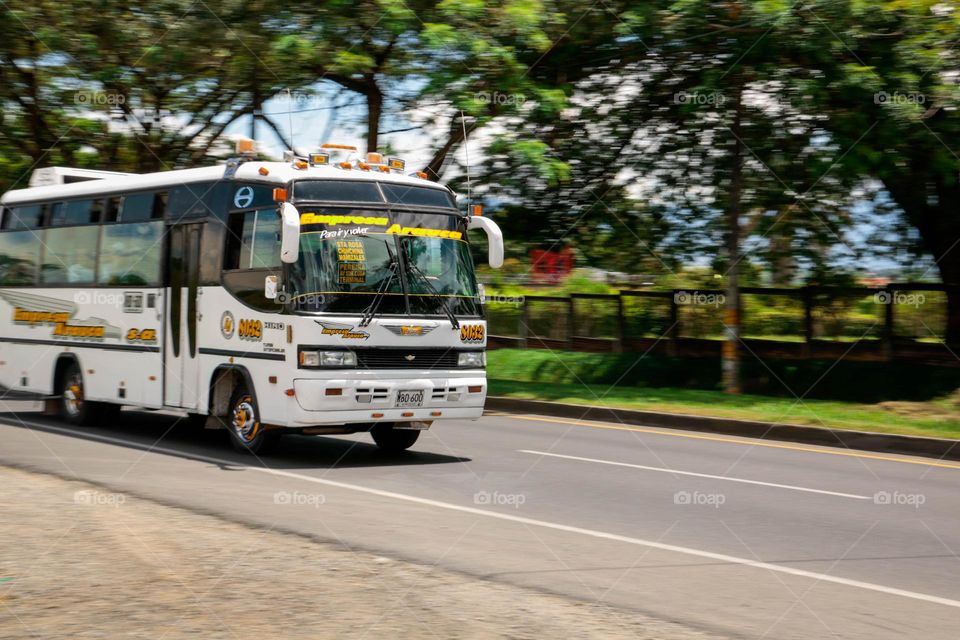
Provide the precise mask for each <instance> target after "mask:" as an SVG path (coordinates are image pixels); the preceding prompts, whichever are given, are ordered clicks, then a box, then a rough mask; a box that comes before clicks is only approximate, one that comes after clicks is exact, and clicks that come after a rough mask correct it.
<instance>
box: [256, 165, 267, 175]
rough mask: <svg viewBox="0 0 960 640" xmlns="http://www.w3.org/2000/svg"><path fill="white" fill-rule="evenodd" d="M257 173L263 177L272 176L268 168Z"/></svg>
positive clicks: (262, 168) (260, 169)
mask: <svg viewBox="0 0 960 640" xmlns="http://www.w3.org/2000/svg"><path fill="white" fill-rule="evenodd" d="M257 173H259V174H260V175H262V176H268V175H270V169H267V168H266V167H260V168H259V169H257Z"/></svg>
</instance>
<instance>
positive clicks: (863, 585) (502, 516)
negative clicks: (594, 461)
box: [0, 420, 960, 609]
mask: <svg viewBox="0 0 960 640" xmlns="http://www.w3.org/2000/svg"><path fill="white" fill-rule="evenodd" d="M0 424H6V425H7V426H11V427H19V426H21V425H17V424H11V423H5V422H2V421H0ZM23 424H25V425H33V426H35V427H39V428H42V429H45V430H48V431H54V432H58V433H63V434H65V435H68V436H73V437H76V436H80V437H82V438H84V439H88V440H98V441H101V442H107V443H110V444H119V445H123V446H127V447H129V446H132V447H133V448H137V449H143V450H146V451H148V452H156V453H166V454H170V455H174V456H177V457H180V458H188V459H191V460H196V461H198V462H209V463H211V464H215V465H226V466H229V467H233V468H241V469H246V470H249V471H259V472H261V473H266V474H269V475H273V476H281V477H285V478H294V479H297V480H303V481H305V482H312V483H314V484H322V485H326V486H328V487H337V488H340V489H347V490H350V491H356V492H359V493H366V494H369V495H373V496H378V497H381V498H392V499H394V500H402V501H404V502H412V503H414V504H420V505H424V506H428V507H437V508H439V509H447V510H448V511H459V512H460V513H469V514H473V515H478V516H484V517H487V518H494V519H497V520H506V521H507V522H517V523H520V524H525V525H530V526H534V527H542V528H544V529H552V530H554V531H563V532H565V533H575V534H578V535H582V536H589V537H591V538H599V539H601V540H612V541H614V542H623V543H626V544H632V545H636V546H639V547H647V548H650V549H659V550H661V551H671V552H673V553H679V554H683V555H688V556H693V557H696V558H707V559H708V560H717V561H719V562H726V563H729V564H738V565H741V566H745V567H752V568H754V569H764V570H766V571H774V572H776V573H784V574H787V575H791V576H799V577H802V578H810V579H812V580H816V581H818V582H830V583H833V584H839V585H843V586H846V587H855V588H857V589H863V590H865V591H874V592H877V593H884V594H887V595H892V596H900V597H903V598H910V599H911V600H919V601H921V602H929V603H932V604H941V605H944V606H947V607H953V608H955V609H960V600H951V599H950V598H942V597H940V596H933V595H930V594H927V593H918V592H916V591H907V590H906V589H897V588H895V587H887V586H884V585H882V584H874V583H872V582H862V581H860V580H850V579H848V578H840V577H837V576H831V575H829V574H826V573H817V572H816V571H805V570H803V569H794V568H793V567H787V566H783V565H779V564H770V563H768V562H761V561H759V560H751V559H750V558H739V557H737V556H729V555H726V554H724V553H714V552H712V551H702V550H700V549H693V548H691V547H680V546H677V545H673V544H666V543H664V542H657V541H655V540H644V539H642V538H631V537H629V536H622V535H619V534H616V533H607V532H606V531H597V530H595V529H584V528H582V527H574V526H571V525H566V524H560V523H557V522H550V521H548V520H537V519H535V518H525V517H523V516H517V515H512V514H509V513H498V512H496V511H487V510H486V509H477V508H476V507H466V506H462V505H459V504H453V503H450V502H440V501H439V500H431V499H429V498H418V497H416V496H408V495H406V494H403V493H394V492H393V491H383V490H382V489H371V488H370V487H364V486H360V485H356V484H350V483H347V482H338V481H336V480H327V479H326V478H315V477H313V476H308V475H304V474H302V473H294V472H292V471H281V470H280V469H268V468H266V467H254V466H251V465H246V464H243V463H237V462H235V461H233V460H227V459H224V458H214V457H213V456H205V455H201V454H196V453H190V452H188V451H180V450H178V449H168V448H166V447H151V446H150V445H146V444H142V443H139V442H135V441H133V440H124V439H122V438H112V437H110V436H101V435H97V434H93V433H83V432H78V431H75V430H72V429H62V428H60V427H53V426H50V425H46V424H42V423H37V422H32V421H28V420H24V421H23Z"/></svg>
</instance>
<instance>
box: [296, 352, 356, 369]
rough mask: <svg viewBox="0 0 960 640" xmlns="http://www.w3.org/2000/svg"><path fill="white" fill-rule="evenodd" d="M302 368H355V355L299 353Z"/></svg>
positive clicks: (345, 353) (350, 353) (351, 353)
mask: <svg viewBox="0 0 960 640" xmlns="http://www.w3.org/2000/svg"><path fill="white" fill-rule="evenodd" d="M300 366H302V367H355V366H357V354H355V353H354V352H353V351H301V352H300Z"/></svg>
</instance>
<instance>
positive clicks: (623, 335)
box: [613, 292, 627, 353]
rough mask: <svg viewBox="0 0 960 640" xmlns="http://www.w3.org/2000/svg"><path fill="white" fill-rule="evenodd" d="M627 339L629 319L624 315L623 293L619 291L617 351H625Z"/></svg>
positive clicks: (614, 346)
mask: <svg viewBox="0 0 960 640" xmlns="http://www.w3.org/2000/svg"><path fill="white" fill-rule="evenodd" d="M626 341H627V319H626V318H625V317H624V315H623V294H621V293H619V292H617V341H616V343H615V344H614V345H613V350H614V352H615V353H623V351H624V343H625V342H626Z"/></svg>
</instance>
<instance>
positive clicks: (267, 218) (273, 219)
mask: <svg viewBox="0 0 960 640" xmlns="http://www.w3.org/2000/svg"><path fill="white" fill-rule="evenodd" d="M279 233H280V216H279V215H277V211H276V209H274V208H272V207H271V208H269V209H260V210H257V211H246V212H243V213H234V214H231V215H230V218H229V220H228V224H227V247H226V252H225V256H224V263H223V268H224V270H233V269H275V268H278V267H279V266H280V242H279Z"/></svg>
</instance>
